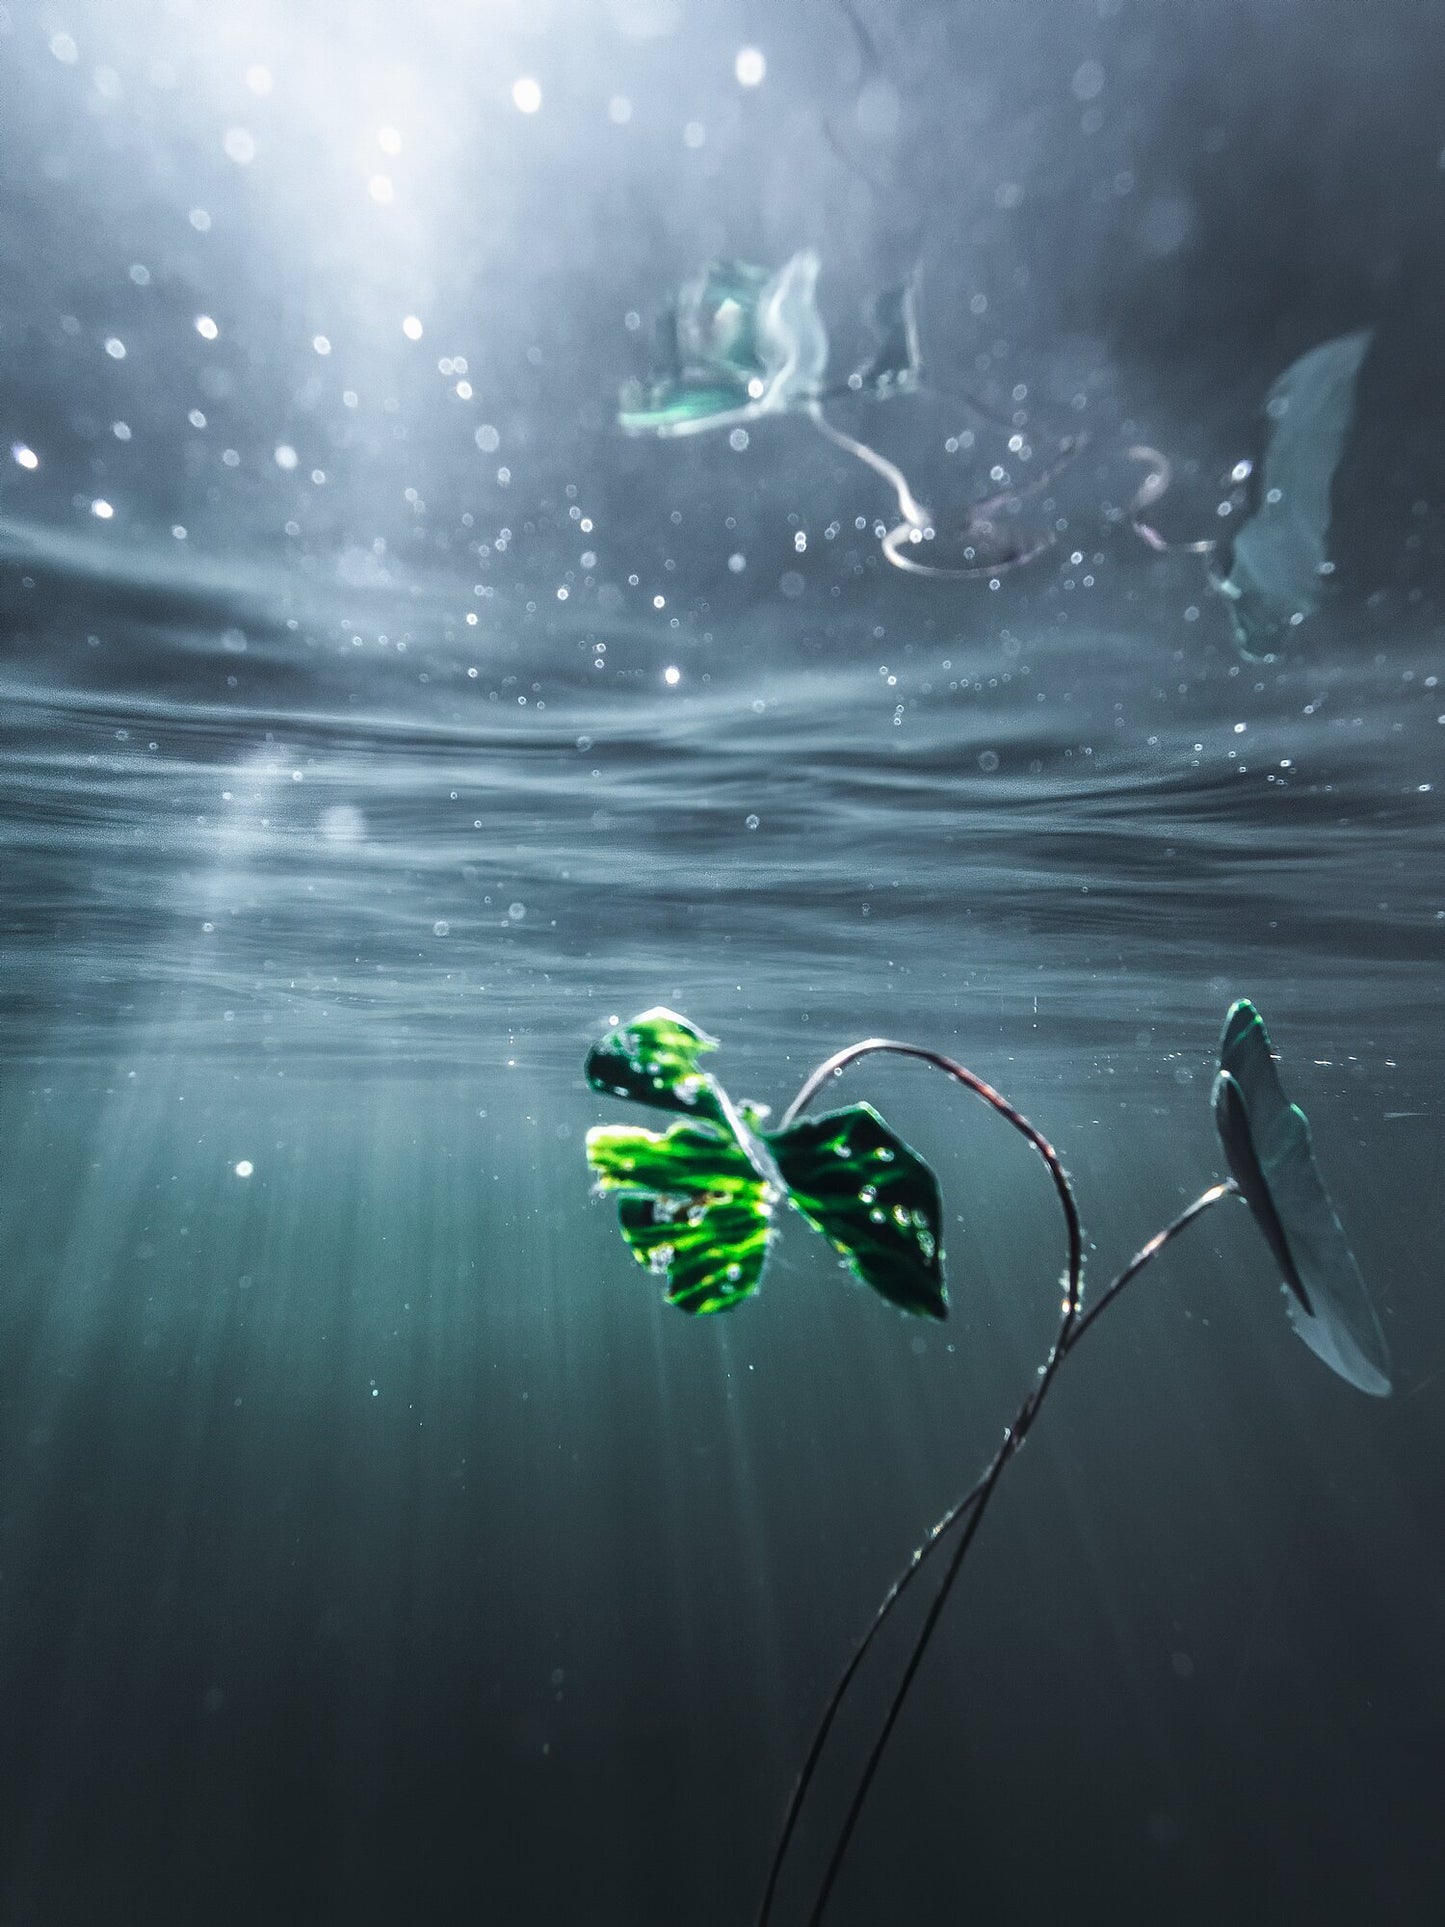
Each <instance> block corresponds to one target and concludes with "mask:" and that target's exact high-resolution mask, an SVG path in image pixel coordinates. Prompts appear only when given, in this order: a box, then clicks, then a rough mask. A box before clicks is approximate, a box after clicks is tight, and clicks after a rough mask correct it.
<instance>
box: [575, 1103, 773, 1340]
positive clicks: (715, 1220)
mask: <svg viewBox="0 0 1445 1927" xmlns="http://www.w3.org/2000/svg"><path fill="white" fill-rule="evenodd" d="M587 1161H588V1163H589V1164H590V1165H591V1167H592V1169H593V1171H594V1172H595V1173H596V1175H597V1182H598V1185H599V1188H600V1189H602V1190H604V1191H612V1192H620V1193H621V1194H622V1196H621V1197H620V1199H619V1203H618V1222H619V1224H620V1225H621V1228H622V1235H623V1237H624V1238H625V1239H626V1240H627V1243H628V1246H629V1248H630V1249H631V1251H632V1254H633V1256H634V1257H635V1258H636V1259H637V1261H638V1263H639V1264H643V1265H646V1266H647V1267H648V1269H649V1270H650V1271H652V1272H654V1273H655V1274H657V1275H658V1276H660V1277H661V1278H663V1279H664V1280H665V1296H666V1298H667V1302H668V1303H669V1304H670V1305H676V1306H677V1307H678V1309H679V1310H680V1311H686V1312H690V1313H693V1314H703V1313H708V1312H717V1311H727V1310H730V1309H731V1307H732V1306H733V1305H735V1304H737V1303H738V1301H739V1300H740V1299H743V1298H747V1297H750V1296H751V1294H752V1293H753V1292H755V1291H756V1290H757V1288H758V1284H759V1282H760V1280H761V1278H762V1273H763V1265H764V1263H765V1261H766V1259H767V1254H768V1245H769V1243H770V1241H771V1238H772V1227H771V1218H772V1213H773V1206H774V1202H775V1199H776V1193H775V1192H774V1190H773V1188H772V1186H771V1185H770V1184H769V1183H768V1182H767V1180H766V1179H765V1178H764V1177H763V1175H762V1173H761V1172H760V1171H758V1170H757V1169H756V1167H755V1166H754V1165H753V1163H752V1161H751V1160H750V1159H749V1157H748V1156H747V1153H746V1152H745V1151H744V1150H743V1148H742V1146H741V1145H740V1144H739V1143H738V1141H737V1139H736V1138H734V1137H732V1136H730V1135H724V1134H723V1132H721V1131H718V1130H714V1129H713V1128H712V1127H711V1126H710V1125H706V1124H703V1125H694V1124H674V1125H672V1126H670V1127H669V1128H668V1129H667V1130H666V1131H648V1130H644V1129H642V1128H640V1127H638V1126H634V1125H599V1126H598V1127H597V1128H596V1129H594V1130H591V1131H589V1132H588V1133H587Z"/></svg>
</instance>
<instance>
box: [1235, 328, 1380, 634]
mask: <svg viewBox="0 0 1445 1927" xmlns="http://www.w3.org/2000/svg"><path fill="white" fill-rule="evenodd" d="M1369 345H1370V335H1369V333H1368V331H1365V332H1362V333H1360V334H1353V335H1341V336H1339V337H1338V339H1336V340H1334V341H1325V342H1322V343H1321V344H1320V346H1319V347H1318V348H1311V350H1310V351H1309V353H1308V354H1306V355H1301V356H1300V358H1299V360H1298V361H1295V362H1292V363H1291V364H1290V366H1289V367H1288V368H1286V369H1285V371H1284V373H1283V374H1282V375H1281V376H1280V377H1279V379H1278V381H1276V382H1275V384H1274V386H1273V387H1272V388H1271V389H1270V391H1269V399H1268V401H1267V403H1266V404H1265V414H1266V416H1267V417H1268V420H1269V431H1268V443H1267V446H1266V449H1265V454H1264V460H1263V462H1262V463H1261V464H1260V471H1259V473H1258V474H1257V475H1256V476H1255V478H1254V500H1253V503H1252V505H1251V506H1250V508H1249V509H1248V510H1247V511H1246V516H1245V520H1244V524H1243V526H1242V527H1241V528H1240V530H1239V533H1238V535H1237V536H1236V537H1235V539H1234V542H1233V545H1232V548H1231V550H1230V552H1229V553H1228V554H1227V555H1226V556H1223V557H1221V558H1220V561H1219V562H1218V564H1217V565H1216V568H1215V571H1214V577H1213V579H1214V586H1215V587H1216V588H1217V589H1218V590H1219V591H1220V593H1221V594H1222V595H1224V596H1225V597H1227V598H1228V601H1229V608H1230V619H1231V621H1232V623H1233V626H1234V637H1235V641H1236V643H1237V644H1238V645H1239V648H1240V650H1241V651H1242V653H1243V654H1244V655H1246V656H1250V657H1256V658H1258V657H1268V656H1269V655H1270V654H1271V653H1272V652H1273V650H1274V649H1275V648H1276V647H1277V646H1278V645H1279V644H1280V643H1281V642H1283V641H1285V640H1286V639H1287V638H1288V636H1289V633H1290V631H1291V629H1292V628H1293V627H1295V626H1296V625H1297V623H1298V622H1299V621H1301V620H1303V618H1304V617H1305V616H1308V615H1311V614H1313V612H1314V611H1315V610H1316V609H1317V608H1318V607H1319V606H1320V603H1321V601H1322V599H1323V595H1324V590H1325V586H1326V583H1327V581H1328V578H1329V556H1328V552H1327V549H1326V541H1327V537H1328V534H1329V526H1330V489H1331V485H1332V484H1333V482H1334V476H1335V470H1336V469H1337V468H1338V467H1339V462H1340V456H1341V454H1342V452H1343V450H1344V445H1345V436H1346V434H1347V433H1348V431H1349V426H1350V419H1351V416H1352V415H1353V413H1354V405H1355V382H1356V379H1357V377H1358V375H1359V372H1360V364H1361V362H1362V361H1363V360H1364V358H1365V354H1366V351H1367V350H1368V348H1369Z"/></svg>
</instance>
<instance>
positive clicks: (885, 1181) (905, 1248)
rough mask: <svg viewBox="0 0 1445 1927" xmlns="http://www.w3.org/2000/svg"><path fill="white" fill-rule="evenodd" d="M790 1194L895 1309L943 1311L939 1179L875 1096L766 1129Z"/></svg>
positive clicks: (927, 1313) (925, 1313) (940, 1314)
mask: <svg viewBox="0 0 1445 1927" xmlns="http://www.w3.org/2000/svg"><path fill="white" fill-rule="evenodd" d="M767 1144H768V1148H769V1149H770V1150H771V1151H772V1154H773V1156H774V1157H775V1158H776V1159H777V1163H778V1169H779V1171H781V1173H782V1175H783V1178H784V1181H785V1182H786V1184H787V1187H788V1196H789V1199H790V1200H791V1202H792V1203H793V1204H795V1205H796V1206H797V1208H798V1210H799V1211H800V1212H801V1213H802V1215H803V1216H804V1217H805V1218H806V1219H807V1220H808V1222H809V1224H811V1225H812V1226H813V1228H814V1229H815V1230H817V1231H821V1232H822V1234H823V1236H824V1237H825V1238H827V1239H828V1240H829V1242H830V1243H831V1244H832V1245H833V1247H834V1249H835V1250H837V1251H839V1252H841V1253H842V1255H843V1257H844V1258H845V1259H846V1260H847V1263H848V1267H849V1269H850V1270H851V1271H852V1272H853V1274H854V1275H855V1277H858V1278H860V1279H861V1280H862V1281H863V1283H864V1284H866V1285H871V1286H872V1287H873V1289H874V1291H876V1292H878V1293H879V1294H880V1295H881V1296H882V1297H884V1298H886V1299H888V1301H889V1302H890V1304H894V1305H897V1306H898V1307H899V1308H900V1309H901V1310H903V1311H907V1312H913V1313H916V1314H918V1315H920V1316H922V1317H926V1318H946V1317H947V1316H948V1299H947V1295H946V1293H945V1291H944V1284H943V1238H942V1220H943V1207H942V1200H941V1198H940V1196H939V1190H938V1180H937V1178H935V1177H934V1175H933V1173H932V1171H930V1170H929V1168H928V1166H927V1165H926V1164H925V1163H924V1162H923V1160H922V1158H920V1157H919V1156H918V1154H917V1152H916V1151H914V1150H912V1149H910V1147H909V1146H908V1145H907V1144H905V1143H904V1142H903V1140H902V1138H900V1137H898V1136H897V1135H896V1133H894V1132H893V1131H891V1130H889V1128H888V1126H887V1125H886V1124H885V1123H884V1122H883V1119H882V1118H881V1117H880V1116H879V1115H878V1113H877V1111H875V1110H874V1109H873V1107H872V1105H871V1104H854V1105H850V1106H849V1107H848V1108H847V1109H846V1110H840V1111H830V1112H828V1113H827V1114H826V1115H825V1116H822V1117H810V1118H804V1119H802V1120H800V1121H799V1122H798V1123H797V1124H794V1125H792V1126H790V1127H789V1129H787V1130H786V1131H776V1132H771V1133H769V1134H768V1137H767Z"/></svg>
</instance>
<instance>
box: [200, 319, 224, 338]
mask: <svg viewBox="0 0 1445 1927" xmlns="http://www.w3.org/2000/svg"><path fill="white" fill-rule="evenodd" d="M220 332H221V331H220V329H219V328H218V327H217V326H216V324H215V322H214V321H212V319H211V317H210V316H209V315H208V314H198V315H197V316H196V333H197V334H198V335H199V336H200V337H201V340H202V341H214V340H215V338H216V336H217V335H218V334H219V333H220Z"/></svg>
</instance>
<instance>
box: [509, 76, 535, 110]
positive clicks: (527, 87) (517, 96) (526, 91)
mask: <svg viewBox="0 0 1445 1927" xmlns="http://www.w3.org/2000/svg"><path fill="white" fill-rule="evenodd" d="M512 105H513V106H514V107H515V108H516V110H517V112H518V113H519V114H535V113H536V111H537V109H538V108H539V107H540V106H541V105H542V89H541V88H540V87H539V86H538V85H537V83H536V81H535V80H533V79H532V77H531V75H530V74H523V75H522V76H521V77H520V79H517V80H514V81H513V82H512Z"/></svg>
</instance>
